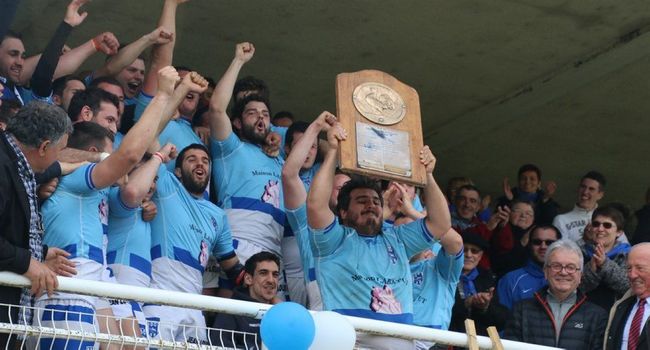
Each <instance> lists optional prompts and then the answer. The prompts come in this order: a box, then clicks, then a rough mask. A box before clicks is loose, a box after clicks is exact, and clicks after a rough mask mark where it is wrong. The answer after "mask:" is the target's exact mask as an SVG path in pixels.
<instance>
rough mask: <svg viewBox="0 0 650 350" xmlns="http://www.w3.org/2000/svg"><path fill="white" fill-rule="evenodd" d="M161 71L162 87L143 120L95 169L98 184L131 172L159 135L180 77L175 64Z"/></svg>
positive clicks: (112, 181)
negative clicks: (159, 127)
mask: <svg viewBox="0 0 650 350" xmlns="http://www.w3.org/2000/svg"><path fill="white" fill-rule="evenodd" d="M158 74H159V77H158V85H159V86H158V90H159V91H158V94H157V95H156V97H154V98H153V100H152V101H151V103H150V104H149V105H148V106H147V108H146V109H145V110H144V113H142V117H141V118H140V120H138V122H137V123H135V125H133V127H132V128H131V130H129V132H128V133H127V134H126V135H125V136H124V140H122V144H121V145H120V148H118V149H117V151H116V152H115V153H113V154H111V155H110V156H109V157H108V158H106V159H105V160H103V161H101V162H99V164H97V166H96V167H95V169H94V171H93V172H92V181H93V184H94V185H95V187H97V188H102V187H106V186H110V185H112V184H113V183H115V182H116V181H117V180H118V179H119V178H121V177H122V176H124V175H126V174H128V173H129V171H131V169H133V167H134V166H135V165H136V164H137V163H138V162H139V161H140V159H141V158H142V156H143V155H144V152H145V151H146V149H147V148H148V147H149V145H150V144H151V143H152V142H153V140H154V138H155V137H156V132H157V130H158V126H159V124H160V119H161V116H162V114H163V110H164V109H165V105H166V104H167V103H168V102H169V100H170V98H171V96H172V94H173V92H174V86H175V85H176V83H177V82H178V81H179V80H180V78H179V77H178V73H177V72H176V70H175V69H174V68H173V67H165V68H163V69H161V70H160V72H158Z"/></svg>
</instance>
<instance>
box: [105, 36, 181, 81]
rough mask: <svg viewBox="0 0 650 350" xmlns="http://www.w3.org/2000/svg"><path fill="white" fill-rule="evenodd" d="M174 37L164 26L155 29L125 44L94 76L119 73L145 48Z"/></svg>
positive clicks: (166, 41)
mask: <svg viewBox="0 0 650 350" xmlns="http://www.w3.org/2000/svg"><path fill="white" fill-rule="evenodd" d="M172 37H173V33H172V32H169V31H168V30H166V29H165V28H163V27H158V28H156V29H154V30H153V31H152V32H151V33H147V34H145V35H143V36H141V37H140V38H139V39H138V40H136V41H134V42H132V43H130V44H129V45H127V46H125V47H124V48H122V49H121V50H119V51H118V52H117V54H115V55H114V56H112V57H111V58H109V59H108V60H107V61H106V63H104V65H103V66H102V67H101V68H99V69H97V70H95V71H94V72H93V78H99V77H103V76H112V75H115V74H117V73H119V72H120V71H121V70H122V69H124V67H126V66H128V65H129V64H131V63H133V61H135V60H136V58H138V56H139V55H140V54H141V53H142V52H143V51H144V50H146V49H147V48H149V47H150V46H152V45H155V44H165V43H168V42H171V40H172ZM168 65H169V64H168ZM163 67H164V66H163ZM160 68H162V67H160ZM157 72H158V71H157V70H156V71H154V74H157Z"/></svg>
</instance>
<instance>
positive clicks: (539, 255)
mask: <svg viewBox="0 0 650 350" xmlns="http://www.w3.org/2000/svg"><path fill="white" fill-rule="evenodd" d="M557 239H558V237H557V233H556V232H555V231H554V230H552V229H548V228H537V229H535V230H533V232H531V233H530V243H529V244H530V248H531V253H532V254H531V255H532V256H531V257H532V258H533V260H534V261H536V262H538V263H540V264H541V263H543V262H544V256H545V255H546V250H547V249H548V247H549V246H550V245H551V244H553V242H555V241H556V240H557Z"/></svg>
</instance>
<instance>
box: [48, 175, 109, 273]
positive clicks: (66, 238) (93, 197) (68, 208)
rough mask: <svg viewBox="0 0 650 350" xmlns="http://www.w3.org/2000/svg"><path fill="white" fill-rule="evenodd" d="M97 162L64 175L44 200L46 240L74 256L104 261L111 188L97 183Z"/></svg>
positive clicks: (102, 262)
mask: <svg viewBox="0 0 650 350" xmlns="http://www.w3.org/2000/svg"><path fill="white" fill-rule="evenodd" d="M95 165H96V164H95V163H93V164H87V165H84V166H82V167H80V168H78V169H77V170H75V171H74V172H72V173H71V174H69V175H67V176H64V177H62V178H61V181H60V182H59V186H58V187H57V188H56V191H54V193H53V194H52V196H51V197H50V198H48V199H47V200H46V201H45V203H43V206H42V208H41V213H42V215H43V222H44V225H45V233H44V236H43V243H44V244H47V245H48V246H50V247H58V248H61V249H63V250H65V251H67V252H68V253H70V254H71V256H70V259H72V258H78V257H79V258H86V259H90V260H93V261H95V262H97V263H100V264H104V253H103V245H104V237H103V233H104V227H103V221H104V220H103V216H106V215H107V213H108V211H107V203H106V202H105V200H106V197H107V193H108V191H107V190H99V189H97V188H96V187H95V185H94V184H93V182H92V176H91V174H92V171H93V169H94V168H95ZM100 212H102V213H101V214H102V215H100Z"/></svg>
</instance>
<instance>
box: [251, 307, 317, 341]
mask: <svg viewBox="0 0 650 350" xmlns="http://www.w3.org/2000/svg"><path fill="white" fill-rule="evenodd" d="M260 332H261V335H262V341H263V342H264V345H266V347H267V348H269V350H307V349H309V346H310V345H311V343H312V342H313V341H314V335H315V334H316V330H315V325H314V318H313V317H312V316H311V314H310V313H309V311H307V309H305V308H304V307H303V306H302V305H300V304H296V303H292V302H284V303H280V304H276V305H274V306H273V307H271V308H270V309H269V311H267V312H266V313H265V314H264V317H262V324H261V325H260Z"/></svg>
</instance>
